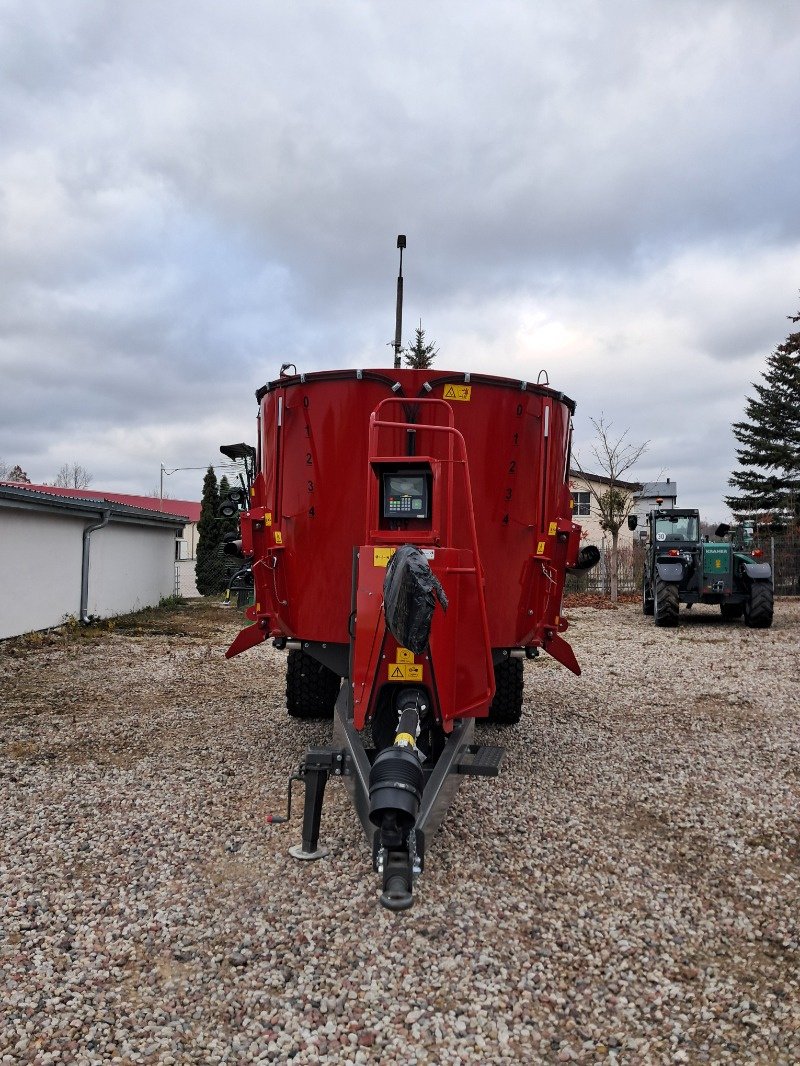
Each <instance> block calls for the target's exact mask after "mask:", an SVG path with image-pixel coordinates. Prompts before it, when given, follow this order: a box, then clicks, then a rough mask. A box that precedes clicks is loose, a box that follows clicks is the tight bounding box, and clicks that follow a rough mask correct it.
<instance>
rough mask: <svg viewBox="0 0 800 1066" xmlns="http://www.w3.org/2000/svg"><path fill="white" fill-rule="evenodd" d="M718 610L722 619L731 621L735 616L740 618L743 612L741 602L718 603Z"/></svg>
mask: <svg viewBox="0 0 800 1066" xmlns="http://www.w3.org/2000/svg"><path fill="white" fill-rule="evenodd" d="M719 609H720V612H721V614H722V618H723V621H725V622H731V621H734V620H735V619H736V618H741V617H742V615H743V614H744V604H743V603H721V604H720V605H719Z"/></svg>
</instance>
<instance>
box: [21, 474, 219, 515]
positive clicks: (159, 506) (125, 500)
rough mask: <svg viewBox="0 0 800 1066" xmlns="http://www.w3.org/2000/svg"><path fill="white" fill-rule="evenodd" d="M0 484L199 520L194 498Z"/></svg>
mask: <svg viewBox="0 0 800 1066" xmlns="http://www.w3.org/2000/svg"><path fill="white" fill-rule="evenodd" d="M0 484H2V485H8V486H9V487H10V488H15V489H30V490H31V491H32V492H46V493H49V494H50V495H52V496H62V497H65V498H66V499H73V500H75V499H77V500H98V501H101V502H102V501H103V500H105V501H107V502H108V503H122V504H125V505H126V506H127V507H138V508H139V509H140V510H145V511H154V512H155V513H156V514H172V515H177V516H179V517H180V518H185V519H186V520H187V522H191V523H193V524H196V523H197V522H199V521H200V504H199V503H196V502H195V501H194V500H166V499H165V500H161V499H159V498H158V496H155V497H153V496H131V495H129V494H127V493H123V492H102V491H100V490H98V489H63V488H61V487H60V486H59V485H29V484H28V483H27V482H24V481H3V482H0Z"/></svg>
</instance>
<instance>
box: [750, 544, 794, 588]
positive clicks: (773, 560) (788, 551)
mask: <svg viewBox="0 0 800 1066" xmlns="http://www.w3.org/2000/svg"><path fill="white" fill-rule="evenodd" d="M753 547H754V548H760V549H761V550H762V552H763V553H764V559H765V560H766V561H767V562H768V563H770V565H771V566H772V580H773V584H774V586H775V595H776V596H800V534H798V533H784V534H782V535H780V536H772V537H770V536H756V537H754V539H753Z"/></svg>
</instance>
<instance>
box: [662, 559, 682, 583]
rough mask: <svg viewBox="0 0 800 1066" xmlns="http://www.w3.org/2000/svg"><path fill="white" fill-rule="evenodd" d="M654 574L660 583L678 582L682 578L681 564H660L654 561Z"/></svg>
mask: <svg viewBox="0 0 800 1066" xmlns="http://www.w3.org/2000/svg"><path fill="white" fill-rule="evenodd" d="M656 573H657V574H658V576H659V577H660V578H661V580H662V581H680V580H681V578H682V577H683V563H673V562H669V563H662V562H660V561H659V560H656Z"/></svg>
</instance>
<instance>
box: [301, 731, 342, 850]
mask: <svg viewBox="0 0 800 1066" xmlns="http://www.w3.org/2000/svg"><path fill="white" fill-rule="evenodd" d="M345 757H346V756H345V752H344V751H334V750H332V749H331V748H309V750H308V751H307V752H306V757H305V759H304V760H303V762H302V763H301V764H300V769H299V770H298V773H297V774H295V775H293V777H292V778H291V779H290V782H289V789H290V804H291V782H292V781H293V780H294V781H298V780H299V781H303V782H304V783H305V790H306V792H305V807H304V809H303V842H302V844H299V845H298V844H295V845H294V846H293V847H291V848H289V854H290V855H291V856H292V858H293V859H300V860H301V861H303V862H311V861H313V860H314V859H322V858H324V857H325V856H326V855H327V854H328V849H327V848H325V847H320V846H319V825H320V819H321V818H322V801H323V799H324V797H325V786H326V785H327V783H328V778H329V777H330V776H331V774H333V775H334V776H335V777H341V775H342V774H343V773H344V766H345ZM287 818H288V814H287Z"/></svg>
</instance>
